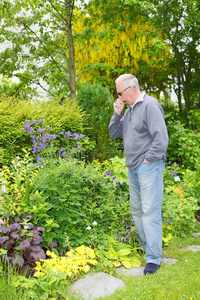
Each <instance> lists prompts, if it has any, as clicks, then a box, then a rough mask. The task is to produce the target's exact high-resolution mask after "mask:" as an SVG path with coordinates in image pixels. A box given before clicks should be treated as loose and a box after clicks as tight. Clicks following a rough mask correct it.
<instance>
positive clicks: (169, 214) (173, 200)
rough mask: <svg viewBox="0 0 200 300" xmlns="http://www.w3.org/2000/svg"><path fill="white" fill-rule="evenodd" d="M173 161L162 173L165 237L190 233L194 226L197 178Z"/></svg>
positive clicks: (193, 173) (196, 208)
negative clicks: (169, 234)
mask: <svg viewBox="0 0 200 300" xmlns="http://www.w3.org/2000/svg"><path fill="white" fill-rule="evenodd" d="M183 167H184V166H181V167H180V166H179V165H178V164H176V163H174V164H171V162H170V165H168V166H167V167H166V169H165V174H164V201H163V209H162V210H163V223H164V229H165V230H164V231H165V237H166V235H167V229H169V230H168V232H170V233H172V234H173V235H179V236H181V235H184V234H188V233H191V232H192V231H193V229H194V228H195V223H196V218H195V215H196V212H197V211H198V208H199V206H198V200H199V194H198V191H196V189H195V187H197V185H198V182H199V178H197V171H191V170H189V169H185V168H183Z"/></svg>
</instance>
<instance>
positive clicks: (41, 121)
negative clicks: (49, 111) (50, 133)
mask: <svg viewBox="0 0 200 300" xmlns="http://www.w3.org/2000/svg"><path fill="white" fill-rule="evenodd" d="M36 122H37V123H43V122H44V121H43V120H41V119H40V120H38V121H36Z"/></svg>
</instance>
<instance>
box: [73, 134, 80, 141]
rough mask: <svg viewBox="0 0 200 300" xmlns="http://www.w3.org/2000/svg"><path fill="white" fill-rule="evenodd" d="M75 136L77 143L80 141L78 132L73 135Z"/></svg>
mask: <svg viewBox="0 0 200 300" xmlns="http://www.w3.org/2000/svg"><path fill="white" fill-rule="evenodd" d="M73 136H74V140H75V141H78V139H79V135H78V134H77V133H76V132H75V133H74V134H73Z"/></svg>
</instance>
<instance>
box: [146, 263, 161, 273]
mask: <svg viewBox="0 0 200 300" xmlns="http://www.w3.org/2000/svg"><path fill="white" fill-rule="evenodd" d="M158 269H160V265H157V264H153V263H147V264H146V267H145V268H144V275H147V274H154V273H155V272H156V271H157V270H158Z"/></svg>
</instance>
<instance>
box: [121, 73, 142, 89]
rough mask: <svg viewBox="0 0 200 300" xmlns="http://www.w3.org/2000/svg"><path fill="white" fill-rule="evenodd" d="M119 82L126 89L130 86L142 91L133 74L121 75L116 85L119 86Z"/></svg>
mask: <svg viewBox="0 0 200 300" xmlns="http://www.w3.org/2000/svg"><path fill="white" fill-rule="evenodd" d="M119 81H122V82H123V85H124V88H127V87H128V86H134V87H135V88H136V89H140V87H139V83H138V80H137V78H136V77H135V76H134V75H132V74H123V75H120V76H119V77H118V78H117V79H116V80H115V84H117V83H118V82H119Z"/></svg>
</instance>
